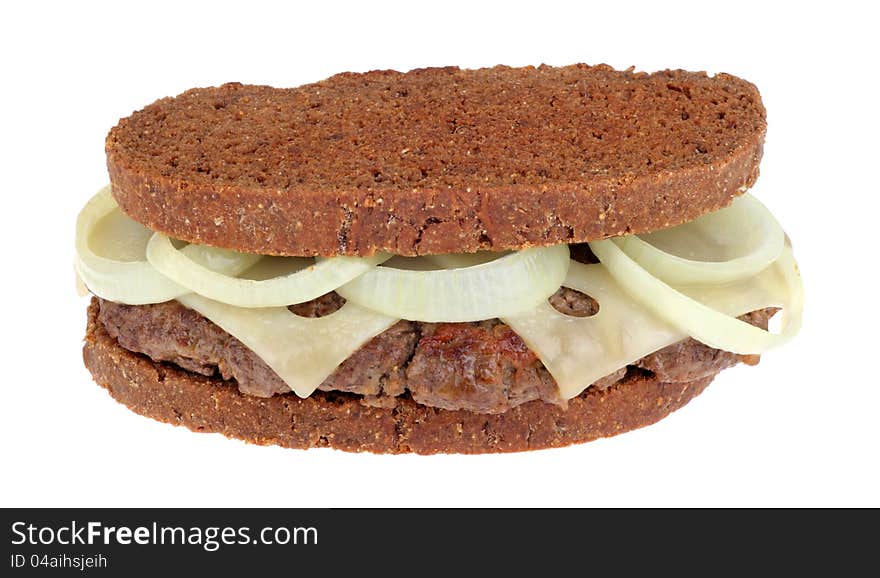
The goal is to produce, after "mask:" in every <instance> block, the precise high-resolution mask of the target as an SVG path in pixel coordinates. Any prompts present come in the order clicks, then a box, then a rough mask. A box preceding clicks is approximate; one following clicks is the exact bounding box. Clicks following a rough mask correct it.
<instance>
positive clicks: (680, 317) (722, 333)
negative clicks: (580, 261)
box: [590, 239, 803, 355]
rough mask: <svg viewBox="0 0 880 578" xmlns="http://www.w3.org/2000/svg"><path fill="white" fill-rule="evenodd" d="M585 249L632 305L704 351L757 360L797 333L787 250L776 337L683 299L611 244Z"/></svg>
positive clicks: (796, 295)
mask: <svg viewBox="0 0 880 578" xmlns="http://www.w3.org/2000/svg"><path fill="white" fill-rule="evenodd" d="M590 248H591V249H592V251H593V253H594V254H595V255H596V257H598V258H599V260H600V261H601V262H602V265H604V266H605V268H606V269H608V272H609V273H611V275H612V276H613V277H614V278H615V279H616V280H617V282H618V283H619V284H620V285H621V287H623V288H624V290H625V291H626V292H627V293H629V294H630V296H631V297H632V298H633V299H636V300H638V301H639V303H641V304H642V305H644V306H645V307H647V308H648V309H650V310H651V311H653V312H654V314H656V315H657V316H659V317H661V318H663V319H665V320H666V321H667V322H669V323H670V324H671V325H673V326H674V327H677V328H678V329H680V330H681V331H684V332H685V333H687V334H688V335H690V336H691V337H693V338H694V339H696V340H697V341H700V342H702V343H704V344H706V345H708V346H709V347H714V348H715V349H721V350H724V351H730V352H732V353H736V354H739V355H750V354H757V353H762V352H764V351H766V350H767V349H769V348H771V347H775V346H778V345H781V344H782V343H785V342H786V341H788V340H789V339H791V338H792V337H793V336H794V335H795V334H796V333H797V332H798V330H799V329H800V325H801V312H802V310H803V287H802V285H801V279H800V274H799V273H798V271H797V265H796V264H795V262H794V258H793V256H792V254H791V250H790V248H789V247H786V248H785V249H784V251H783V254H782V255H781V256H780V259H781V260H785V262H784V263H782V264H783V265H785V266H784V270H785V277H786V283H787V284H788V286H789V291H788V293H789V299H788V303H784V304H781V305H782V306H783V312H782V329H781V332H780V333H779V334H773V333H770V332H769V331H765V330H763V329H761V328H759V327H755V326H754V325H750V324H748V323H746V322H745V321H741V320H739V319H737V318H735V317H730V316H729V315H725V314H723V313H721V312H719V311H716V310H714V309H712V308H711V307H707V306H706V305H704V304H702V303H700V302H699V301H696V300H695V299H692V298H691V297H688V296H687V295H685V294H684V293H682V292H680V291H678V290H676V289H674V288H673V287H671V286H669V285H667V284H666V283H664V282H663V281H661V280H660V279H658V278H656V277H654V276H653V275H651V273H649V272H648V271H647V270H646V269H644V268H642V267H641V266H640V265H639V264H638V263H636V262H635V261H633V260H632V259H631V258H630V257H629V256H627V255H626V253H624V252H623V251H622V250H621V249H620V248H619V247H618V246H617V245H616V244H615V243H614V242H613V241H610V240H607V239H606V240H604V241H594V242H591V243H590Z"/></svg>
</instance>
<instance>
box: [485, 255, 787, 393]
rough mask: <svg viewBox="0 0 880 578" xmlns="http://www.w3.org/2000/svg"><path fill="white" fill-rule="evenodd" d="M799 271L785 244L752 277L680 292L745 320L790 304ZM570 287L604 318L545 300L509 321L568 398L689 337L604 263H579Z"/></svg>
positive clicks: (573, 265)
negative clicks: (794, 272) (793, 275)
mask: <svg viewBox="0 0 880 578" xmlns="http://www.w3.org/2000/svg"><path fill="white" fill-rule="evenodd" d="M794 266H795V265H794V260H793V259H792V258H791V253H790V249H789V248H787V247H786V249H785V251H784V252H783V255H782V256H781V257H780V259H779V260H777V261H776V262H775V263H773V264H772V265H770V266H769V267H767V268H766V269H765V270H764V271H762V272H761V273H759V274H757V275H755V276H754V277H751V278H749V279H745V280H742V281H738V282H735V283H730V284H727V285H722V286H711V287H708V286H700V287H697V286H693V287H676V289H678V290H679V291H681V292H682V293H684V294H686V295H688V296H689V297H691V298H693V299H696V300H697V301H700V302H702V303H704V304H705V305H708V306H709V307H712V308H713V309H716V310H718V311H721V312H723V313H725V314H727V315H731V316H739V315H743V314H745V313H749V312H750V311H755V310H758V309H763V308H765V307H785V306H786V305H787V304H788V303H789V302H790V299H791V296H790V293H791V291H790V287H789V284H788V282H787V279H788V277H787V276H786V268H790V267H794ZM563 285H564V286H565V287H569V288H571V289H576V290H578V291H581V292H582V293H586V294H587V295H590V296H591V297H593V298H594V299H595V300H596V301H597V302H598V303H599V311H598V313H596V314H595V315H593V316H591V317H572V316H569V315H565V314H563V313H560V312H558V311H556V309H554V308H553V306H552V305H550V304H549V303H548V302H544V303H542V304H541V305H539V306H538V307H537V308H535V309H534V310H532V311H528V312H525V313H522V314H517V315H514V316H508V317H505V318H503V319H502V321H504V322H505V323H506V324H508V325H509V326H510V327H511V328H512V329H513V330H514V331H515V332H516V333H517V334H518V335H519V336H520V337H521V338H522V340H523V341H524V342H525V343H526V345H528V346H529V348H530V349H531V350H532V351H534V352H535V355H537V356H538V358H539V359H540V360H541V361H542V362H543V364H544V366H545V367H546V368H547V370H548V371H549V372H550V374H551V375H552V376H553V377H554V379H556V382H557V383H558V384H559V390H560V394H561V395H562V397H564V398H566V399H570V398H572V397H575V396H577V395H579V394H580V393H581V392H582V391H583V390H584V389H586V388H587V387H588V386H589V385H591V384H592V383H594V382H595V381H596V380H598V379H600V378H602V377H604V376H606V375H608V374H610V373H613V372H615V371H617V370H618V369H620V368H621V367H625V366H626V365H628V364H630V363H633V362H635V361H637V360H638V359H641V358H642V357H644V356H646V355H648V354H650V353H653V352H655V351H657V350H659V349H662V348H663V347H666V346H667V345H672V344H673V343H675V342H677V341H680V340H682V339H685V338H687V337H688V335H687V334H685V333H684V332H682V331H680V330H679V329H676V328H675V327H673V326H672V325H670V324H669V323H668V322H666V321H664V320H663V319H661V318H659V317H657V316H656V315H654V314H653V313H652V312H651V311H649V310H648V309H647V308H645V307H643V306H642V305H640V304H639V303H638V302H637V301H635V300H633V299H632V298H630V297H629V296H628V295H627V293H626V292H625V291H624V290H623V289H622V287H621V286H620V285H619V284H618V283H617V282H616V281H615V280H614V279H613V278H612V277H611V275H610V274H609V273H608V272H607V270H606V269H605V267H603V266H602V265H600V264H595V265H584V264H583V263H578V262H575V261H572V263H571V266H570V268H569V271H568V276H567V277H566V279H565V282H564V283H563Z"/></svg>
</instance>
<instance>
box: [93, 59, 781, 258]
mask: <svg viewBox="0 0 880 578" xmlns="http://www.w3.org/2000/svg"><path fill="white" fill-rule="evenodd" d="M765 129H766V124H765V112H764V107H763V105H762V103H761V99H760V96H759V94H758V91H757V89H756V88H755V87H754V86H753V85H752V84H750V83H748V82H746V81H744V80H741V79H739V78H737V77H734V76H730V75H726V74H718V75H716V76H714V77H709V76H707V75H706V74H705V73H694V72H685V71H679V70H676V71H663V72H657V73H653V74H646V73H639V72H633V71H615V70H613V69H611V68H609V67H607V66H595V67H590V66H586V65H574V66H567V67H558V68H556V67H547V66H541V67H538V68H532V67H527V68H508V67H495V68H490V69H481V70H459V69H457V68H440V69H424V70H415V71H411V72H408V73H399V72H395V71H373V72H369V73H366V74H351V73H346V74H340V75H337V76H334V77H331V78H329V79H327V80H324V81H322V82H318V83H315V84H310V85H305V86H301V87H298V88H291V89H276V88H271V87H266V86H243V85H240V84H227V85H223V86H220V87H215V88H199V89H193V90H190V91H188V92H185V93H183V94H181V95H179V96H177V97H174V98H165V99H162V100H159V101H157V102H156V103H154V104H152V105H150V106H147V107H146V108H145V109H143V110H141V111H138V112H136V113H134V114H133V115H131V116H129V117H127V118H125V119H122V120H121V121H120V122H119V124H118V125H117V126H116V127H115V128H113V129H112V130H111V131H110V134H109V135H108V137H107V142H106V151H107V164H108V169H109V173H110V180H111V182H112V185H113V194H114V196H115V197H116V199H117V201H118V202H119V205H120V206H121V207H122V209H123V210H124V211H125V212H126V213H127V214H129V215H130V216H131V217H133V218H134V219H136V220H138V221H140V222H142V223H143V224H145V225H146V226H148V227H150V228H151V229H154V230H158V231H162V232H165V233H167V234H169V235H171V236H173V237H177V238H180V239H185V240H187V241H191V242H195V243H203V244H209V245H217V246H222V247H229V248H234V249H238V250H242V251H251V252H255V253H263V254H290V255H335V254H347V255H367V254H372V253H374V252H375V251H378V250H384V251H389V252H392V253H396V254H400V255H416V254H430V253H444V252H461V251H476V250H503V249H521V248H525V247H529V246H538V245H551V244H557V243H576V242H582V241H588V240H594V239H600V238H605V237H609V236H614V235H620V234H624V233H638V232H644V231H650V230H656V229H658V228H662V227H666V226H670V225H674V224H678V223H682V222H685V221H689V220H692V219H694V218H696V217H697V216H699V215H702V214H704V213H706V212H709V211H712V210H715V209H718V208H720V207H722V206H725V205H727V204H728V203H729V202H730V201H731V200H732V199H733V198H734V197H735V196H736V195H737V194H739V193H740V192H742V191H743V190H745V189H746V188H748V187H749V186H751V185H752V183H753V182H754V181H755V179H756V178H757V175H758V164H759V161H760V158H761V154H762V147H763V141H764V133H765Z"/></svg>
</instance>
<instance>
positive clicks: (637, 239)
mask: <svg viewBox="0 0 880 578" xmlns="http://www.w3.org/2000/svg"><path fill="white" fill-rule="evenodd" d="M611 240H612V241H613V242H614V243H615V244H616V245H617V246H618V247H620V249H621V250H622V251H623V252H624V253H626V254H627V255H628V256H629V257H630V258H631V259H632V260H633V261H635V262H637V263H638V264H639V265H641V266H642V267H643V268H644V269H646V270H647V271H648V272H649V273H651V274H652V275H653V276H655V277H657V278H659V279H662V280H663V281H665V282H666V283H670V284H673V285H696V284H721V283H729V282H732V281H737V280H739V279H745V278H747V277H751V276H753V275H755V274H757V273H759V272H760V271H762V270H764V269H765V268H766V267H767V266H768V265H770V263H773V262H774V261H776V259H777V258H778V257H779V255H780V254H781V253H782V248H783V246H784V245H785V233H784V232H783V230H782V227H781V226H780V225H779V223H778V222H777V221H776V219H775V218H774V217H773V215H772V214H771V213H770V211H769V210H768V209H767V208H766V207H765V206H764V205H762V204H761V203H760V202H759V201H758V200H757V199H756V198H754V197H753V196H751V195H749V194H744V195H742V196H740V197H739V198H737V199H736V200H734V201H733V203H732V204H731V205H730V206H729V207H726V208H724V209H721V210H719V211H715V212H713V213H709V214H706V215H703V216H702V217H699V218H698V219H696V220H694V221H691V222H689V223H685V224H683V225H679V226H677V227H672V228H670V229H666V230H663V231H658V232H655V233H649V234H647V235H642V236H637V235H628V236H626V237H616V238H614V239H611ZM656 243H659V244H662V245H665V246H674V247H675V249H676V252H677V253H682V252H690V253H691V254H694V253H695V252H697V253H700V252H701V253H703V255H708V256H710V257H711V259H712V260H694V259H688V258H685V257H682V256H679V255H676V254H672V253H669V252H666V251H664V250H662V249H660V248H659V247H657V246H656ZM716 259H717V260H716Z"/></svg>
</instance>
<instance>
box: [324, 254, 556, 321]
mask: <svg viewBox="0 0 880 578" xmlns="http://www.w3.org/2000/svg"><path fill="white" fill-rule="evenodd" d="M569 262H570V260H569V252H568V245H556V246H553V247H543V248H532V249H525V250H523V251H518V252H515V253H511V254H508V255H505V256H503V257H500V258H497V259H494V260H492V261H489V262H486V263H481V264H478V265H473V266H465V267H460V268H455V269H443V270H435V271H415V270H406V269H394V268H391V267H376V268H375V269H372V270H370V271H368V272H367V273H365V274H363V275H361V276H360V277H358V278H356V279H354V280H353V281H351V282H350V283H347V284H346V285H343V286H342V287H339V288H338V289H337V290H336V291H337V293H339V294H340V295H342V296H343V297H345V299H347V300H349V301H352V302H354V303H357V304H358V305H361V306H363V307H367V308H369V309H372V310H374V311H378V312H379V313H383V314H385V315H389V316H392V317H398V318H402V319H409V320H413V321H426V322H466V321H480V320H483V319H492V318H495V317H501V316H503V315H513V314H515V313H519V312H522V311H525V310H528V309H530V308H533V307H535V306H537V305H538V304H539V303H541V302H542V301H544V300H545V299H547V298H548V297H549V296H550V295H552V294H553V293H554V292H555V291H556V290H557V289H559V286H560V285H561V284H562V281H563V280H564V279H565V275H566V273H567V272H568V265H569ZM447 263H448V260H447Z"/></svg>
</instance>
